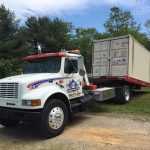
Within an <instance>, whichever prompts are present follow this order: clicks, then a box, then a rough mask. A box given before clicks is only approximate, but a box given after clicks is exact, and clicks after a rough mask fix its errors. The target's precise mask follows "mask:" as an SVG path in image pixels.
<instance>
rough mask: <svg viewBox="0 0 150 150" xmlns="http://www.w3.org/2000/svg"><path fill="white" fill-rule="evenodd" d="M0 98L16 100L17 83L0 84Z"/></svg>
mask: <svg viewBox="0 0 150 150" xmlns="http://www.w3.org/2000/svg"><path fill="white" fill-rule="evenodd" d="M0 98H14V99H17V98H18V83H0Z"/></svg>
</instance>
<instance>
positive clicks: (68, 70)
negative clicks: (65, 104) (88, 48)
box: [64, 58, 83, 99]
mask: <svg viewBox="0 0 150 150" xmlns="http://www.w3.org/2000/svg"><path fill="white" fill-rule="evenodd" d="M64 64H65V65H64V74H65V78H66V79H65V89H66V91H67V93H68V95H69V99H74V98H78V97H81V96H83V92H82V81H83V77H82V76H80V75H79V59H78V58H65V63H64Z"/></svg>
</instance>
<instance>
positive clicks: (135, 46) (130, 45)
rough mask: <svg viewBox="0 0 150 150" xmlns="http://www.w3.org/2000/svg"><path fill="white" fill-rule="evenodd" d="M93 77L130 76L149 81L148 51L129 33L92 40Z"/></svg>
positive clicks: (149, 57)
mask: <svg viewBox="0 0 150 150" xmlns="http://www.w3.org/2000/svg"><path fill="white" fill-rule="evenodd" d="M92 72H93V77H102V76H109V77H111V76H112V77H119V78H120V77H125V76H128V77H132V78H134V79H137V80H141V81H144V82H148V83H150V52H149V51H148V50H147V49H146V48H145V47H144V46H143V45H141V44H140V43H139V42H137V41H136V40H135V39H134V38H133V37H132V36H131V35H128V36H121V37H116V38H109V39H104V40H96V41H94V50H93V69H92Z"/></svg>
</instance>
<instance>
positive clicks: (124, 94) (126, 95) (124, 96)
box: [116, 86, 131, 104]
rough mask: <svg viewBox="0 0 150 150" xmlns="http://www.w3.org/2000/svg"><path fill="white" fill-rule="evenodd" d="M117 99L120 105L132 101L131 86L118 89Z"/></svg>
mask: <svg viewBox="0 0 150 150" xmlns="http://www.w3.org/2000/svg"><path fill="white" fill-rule="evenodd" d="M116 98H117V102H118V103H120V104H126V103H128V102H129V101H130V99H131V91H130V87H129V86H124V87H121V88H116Z"/></svg>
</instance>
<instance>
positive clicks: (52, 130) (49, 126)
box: [41, 99, 68, 138]
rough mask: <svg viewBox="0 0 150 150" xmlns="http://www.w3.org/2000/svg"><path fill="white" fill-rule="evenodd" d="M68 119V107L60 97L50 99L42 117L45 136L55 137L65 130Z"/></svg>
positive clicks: (42, 130) (42, 131) (42, 128)
mask: <svg viewBox="0 0 150 150" xmlns="http://www.w3.org/2000/svg"><path fill="white" fill-rule="evenodd" d="M67 121H68V108H67V106H66V104H65V103H64V102H63V101H61V100H58V99H52V100H50V101H49V102H48V103H47V105H46V106H45V108H44V110H43V113H42V118H41V133H42V135H43V136H44V137H46V138H49V137H54V136H57V135H59V134H60V133H61V132H63V130H64V128H65V125H66V123H67Z"/></svg>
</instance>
